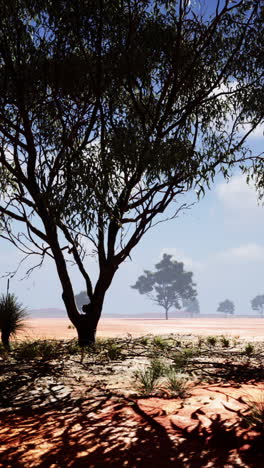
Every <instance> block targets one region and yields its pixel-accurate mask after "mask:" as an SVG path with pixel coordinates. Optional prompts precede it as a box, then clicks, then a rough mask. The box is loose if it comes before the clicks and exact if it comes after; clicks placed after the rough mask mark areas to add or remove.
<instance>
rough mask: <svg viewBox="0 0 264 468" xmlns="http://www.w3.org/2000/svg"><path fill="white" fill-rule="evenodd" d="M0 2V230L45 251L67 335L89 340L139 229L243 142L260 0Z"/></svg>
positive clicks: (256, 90)
mask: <svg viewBox="0 0 264 468" xmlns="http://www.w3.org/2000/svg"><path fill="white" fill-rule="evenodd" d="M0 7H1V8H0V10H1V22H0V214H1V221H0V222H1V232H0V235H2V237H4V238H6V239H8V240H10V241H11V242H13V244H14V245H15V246H19V247H20V248H21V250H22V251H23V252H24V253H25V254H28V255H31V254H32V253H35V254H38V255H39V256H40V262H39V264H41V263H42V262H43V259H44V258H45V257H46V256H49V257H50V258H52V259H53V260H54V262H55V265H56V268H57V272H58V276H59V279H60V282H61V286H62V291H63V294H62V297H63V301H64V303H65V307H66V310H67V313H68V316H69V318H70V320H71V321H72V323H73V324H74V326H75V327H76V329H77V332H78V337H79V343H80V345H81V346H84V345H89V344H90V343H91V342H93V341H94V339H95V332H96V327H97V324H98V320H99V319H100V316H101V311H102V307H103V303H104V298H105V294H106V292H107V290H108V288H109V287H110V285H111V282H112V280H113V278H114V275H115V273H116V271H117V269H118V268H119V266H120V265H121V264H122V262H124V261H125V260H126V259H127V258H129V256H130V255H131V252H132V250H133V248H134V247H135V246H136V245H137V244H138V243H139V242H140V240H141V238H142V236H144V234H145V233H146V232H147V231H148V229H150V227H151V226H153V225H154V224H155V222H156V221H160V216H161V214H162V213H164V212H165V210H166V208H167V207H168V206H169V205H170V204H171V203H172V202H173V201H175V200H176V201H178V197H179V195H181V194H184V193H186V192H187V191H188V190H191V189H193V188H196V189H197V191H198V192H200V193H201V191H202V190H204V187H206V186H208V185H209V184H210V182H211V181H212V180H213V179H214V176H215V173H216V170H217V171H218V170H220V171H222V172H223V174H224V175H225V176H227V175H228V169H229V168H231V167H232V166H233V164H234V163H235V162H236V161H237V160H239V161H240V163H241V160H243V158H244V157H246V156H247V155H248V153H247V151H246V149H245V147H244V142H245V140H246V137H247V136H248V135H249V134H250V133H251V132H252V131H253V130H254V128H255V127H256V126H257V125H258V124H259V123H260V122H261V121H262V120H263V115H264V113H263V112H262V110H261V108H260V107H258V106H259V103H260V95H261V93H262V95H263V83H262V81H263V66H262V59H261V54H260V52H259V43H260V42H261V41H262V40H263V21H262V20H263V9H262V5H261V0H250V1H245V0H243V1H242V0H241V1H237V2H234V3H233V2H232V3H231V2H230V1H228V0H223V2H217V6H216V8H215V11H214V13H213V14H212V15H211V16H209V15H207V16H203V15H202V11H203V9H199V8H197V2H188V1H186V0H176V1H175V2H170V1H165V0H145V1H144V2H143V1H142V2H140V1H138V0H124V1H122V2H121V1H113V0H100V1H97V0H91V1H87V0H74V1H72V0H64V1H61V2H58V1H55V0H50V1H45V0H39V1H32V0H19V1H14V0H12V1H11V0H10V1H3V0H0ZM262 55H263V54H262ZM249 103H250V106H249ZM254 108H255V109H256V108H257V109H258V111H257V112H256V111H255V110H254ZM227 121H228V122H229V126H227ZM245 121H246V122H247V130H246V132H245V134H242V133H241V125H242V124H243V123H244V122H245ZM180 199H181V198H180ZM180 209H181V206H180V205H179V206H176V209H175V215H176V214H177V213H178V212H179V211H180ZM12 220H15V223H13V224H12ZM20 226H22V227H21V228H20ZM87 244H88V245H93V248H94V252H95V255H97V259H98V264H99V274H98V278H97V280H96V281H95V283H94V284H92V281H91V278H90V275H89V272H88V270H87V263H85V261H84V258H85V245H87ZM70 258H71V259H72V260H73V261H74V262H75V263H76V265H77V267H78V269H79V272H80V274H81V275H82V277H83V279H84V282H85V287H86V291H87V295H88V297H89V299H90V303H89V307H88V308H87V310H86V312H87V313H86V314H82V313H80V311H79V310H78V308H77V306H76V303H75V300H74V291H73V287H72V283H71V279H70V274H69V269H68V265H69V259H70ZM88 268H89V265H88Z"/></svg>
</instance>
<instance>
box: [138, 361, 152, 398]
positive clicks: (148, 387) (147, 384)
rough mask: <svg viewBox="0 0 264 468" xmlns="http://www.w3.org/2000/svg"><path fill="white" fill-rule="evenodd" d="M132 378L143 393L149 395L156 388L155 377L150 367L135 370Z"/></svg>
mask: <svg viewBox="0 0 264 468" xmlns="http://www.w3.org/2000/svg"><path fill="white" fill-rule="evenodd" d="M134 378H135V380H136V383H137V386H138V388H139V391H140V393H141V394H143V395H149V394H151V393H152V392H153V391H154V390H155V389H156V388H157V377H156V375H155V373H154V371H153V369H152V368H151V367H147V368H144V369H139V370H137V371H136V372H135V373H134Z"/></svg>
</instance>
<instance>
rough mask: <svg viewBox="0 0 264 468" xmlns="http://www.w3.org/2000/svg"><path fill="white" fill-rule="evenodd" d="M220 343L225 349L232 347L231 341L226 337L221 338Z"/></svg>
mask: <svg viewBox="0 0 264 468" xmlns="http://www.w3.org/2000/svg"><path fill="white" fill-rule="evenodd" d="M220 342H221V344H222V346H223V348H229V346H230V339H229V338H227V337H226V336H221V337H220Z"/></svg>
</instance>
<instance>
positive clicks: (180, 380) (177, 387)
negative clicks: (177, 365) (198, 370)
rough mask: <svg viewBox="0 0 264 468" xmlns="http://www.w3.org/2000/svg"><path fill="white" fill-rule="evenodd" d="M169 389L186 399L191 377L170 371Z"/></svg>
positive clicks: (168, 378)
mask: <svg viewBox="0 0 264 468" xmlns="http://www.w3.org/2000/svg"><path fill="white" fill-rule="evenodd" d="M166 377H167V382H168V389H169V390H170V391H171V392H172V393H173V394H176V395H177V396H179V397H184V396H185V394H186V390H187V388H188V387H189V386H190V380H189V376H188V375H187V374H183V373H181V372H175V370H174V369H170V370H169V372H168V374H167V376H166Z"/></svg>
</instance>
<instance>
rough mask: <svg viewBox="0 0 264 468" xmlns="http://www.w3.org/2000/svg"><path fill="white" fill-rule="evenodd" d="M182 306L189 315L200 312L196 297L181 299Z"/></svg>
mask: <svg viewBox="0 0 264 468" xmlns="http://www.w3.org/2000/svg"><path fill="white" fill-rule="evenodd" d="M182 306H183V308H184V310H185V311H186V312H188V313H189V314H190V315H191V316H193V315H197V314H199V313H200V305H199V301H198V299H197V297H194V298H192V299H185V298H183V300H182Z"/></svg>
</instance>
